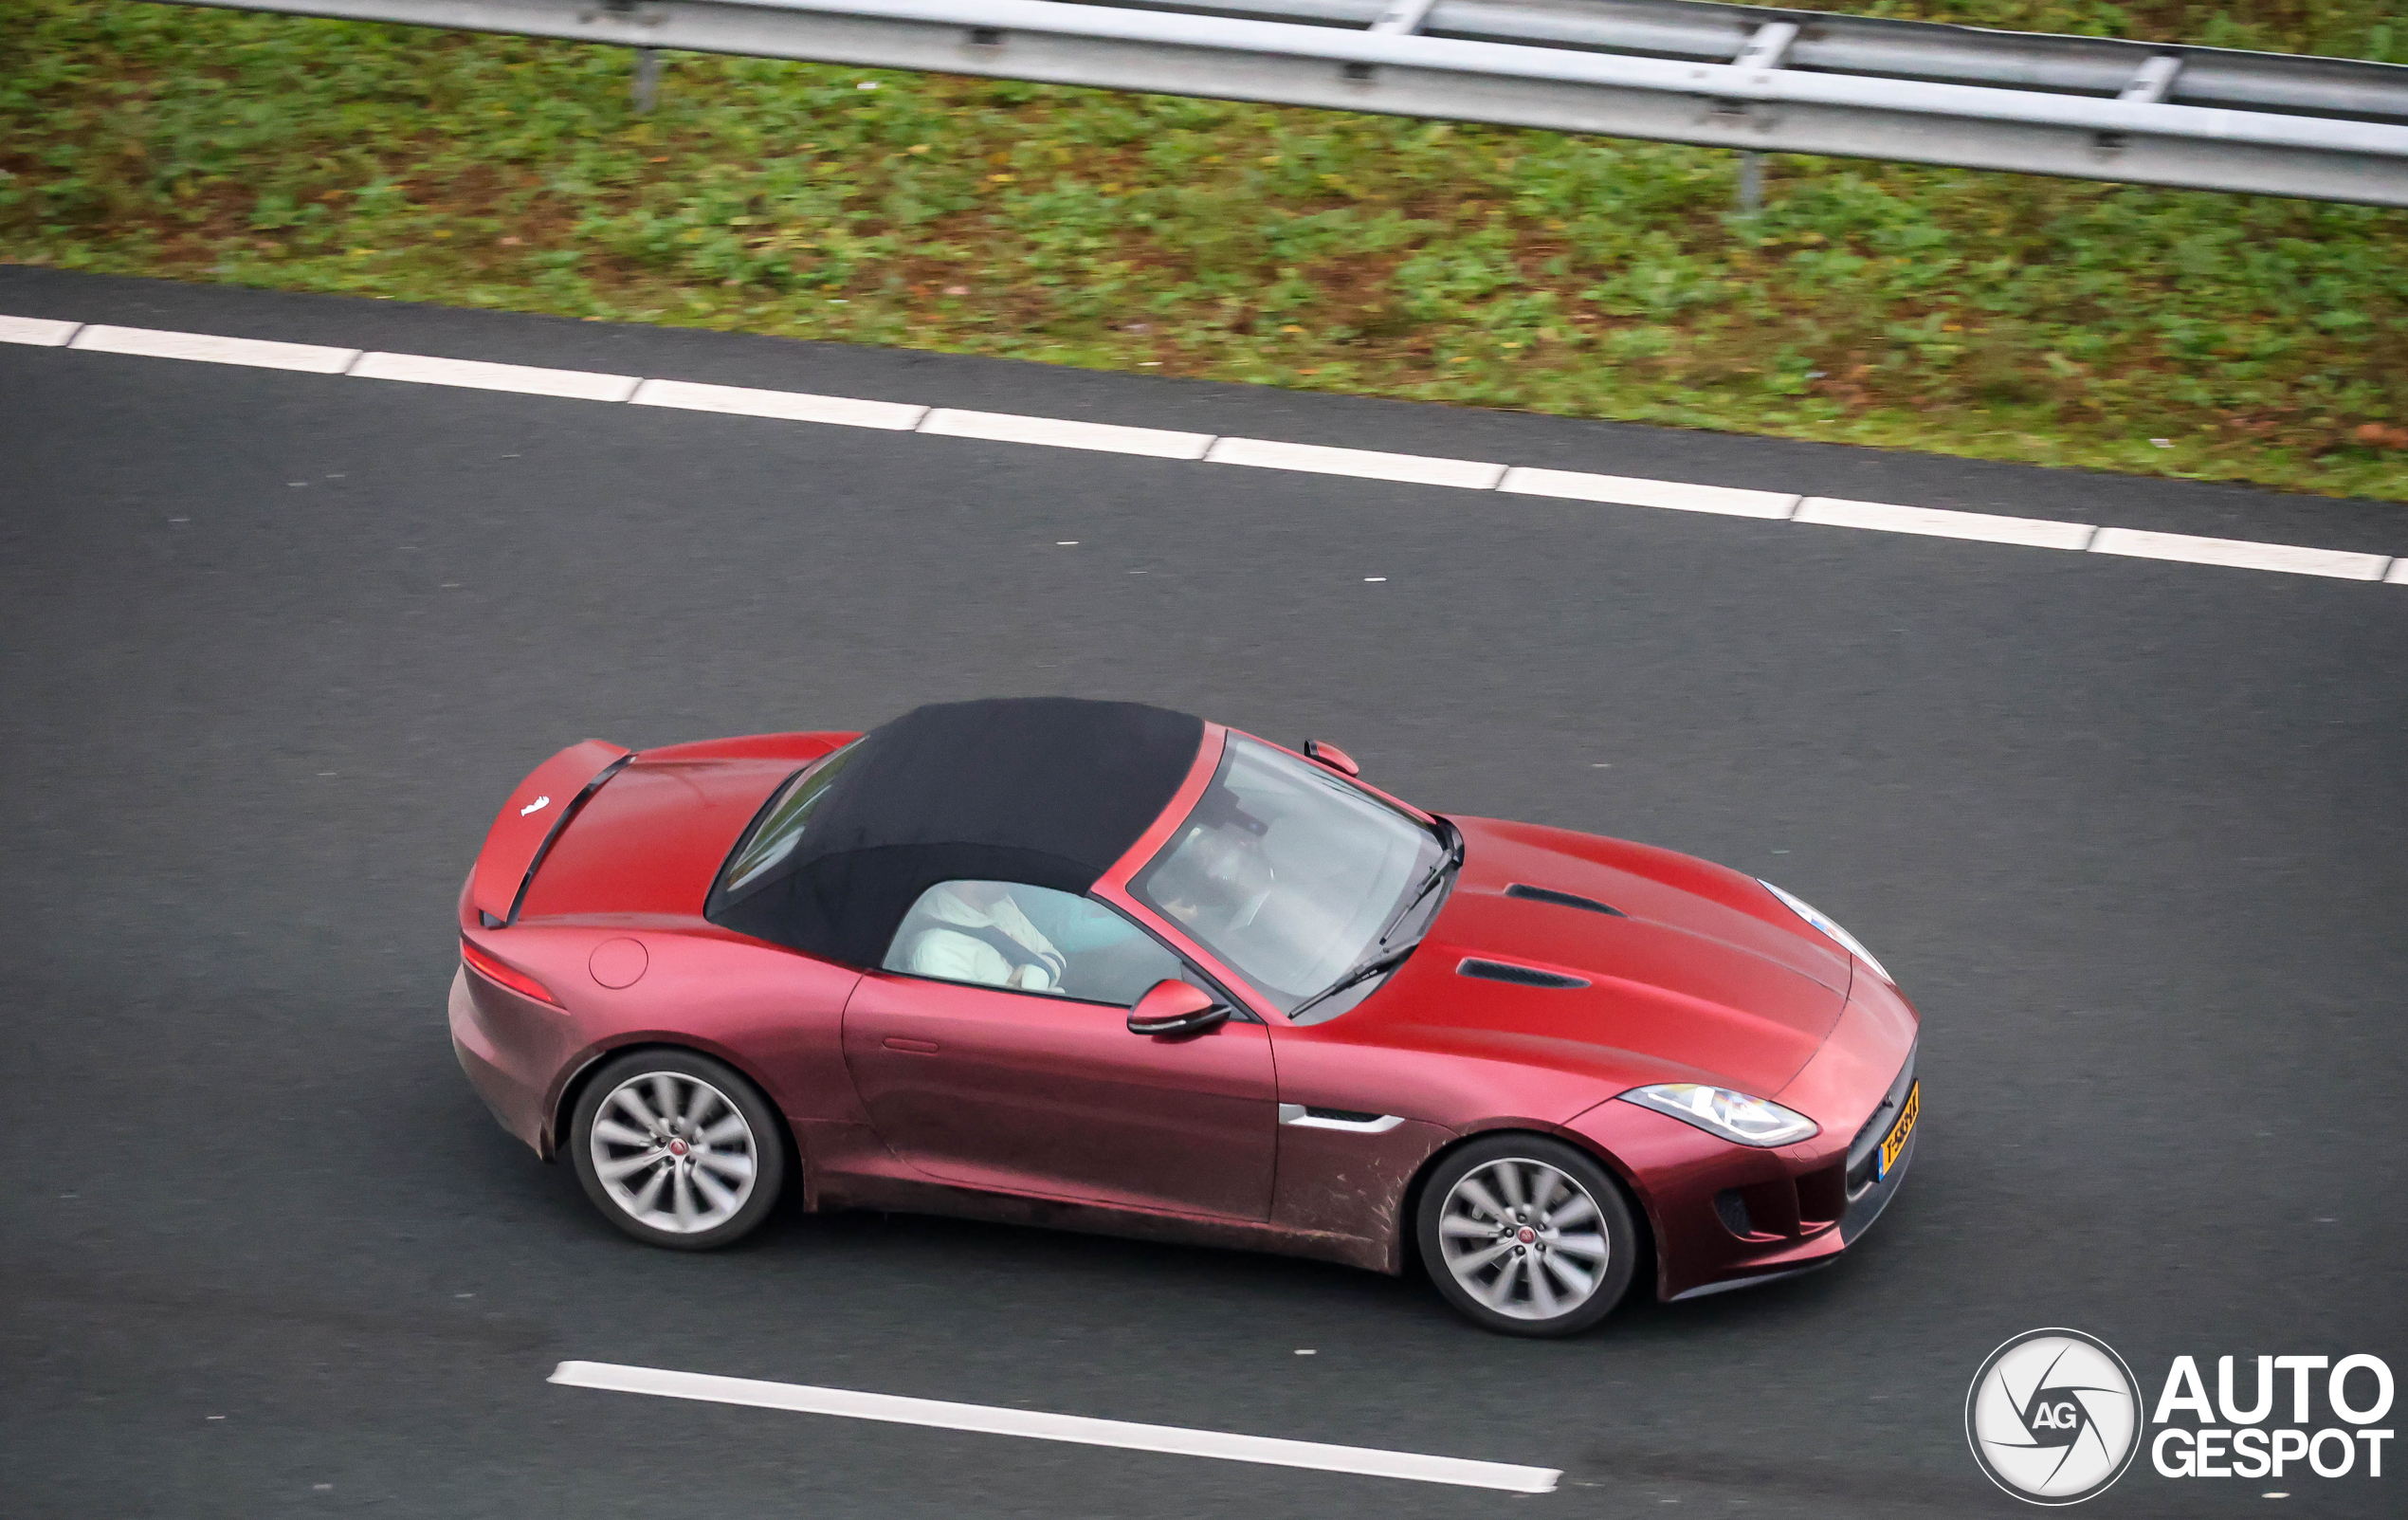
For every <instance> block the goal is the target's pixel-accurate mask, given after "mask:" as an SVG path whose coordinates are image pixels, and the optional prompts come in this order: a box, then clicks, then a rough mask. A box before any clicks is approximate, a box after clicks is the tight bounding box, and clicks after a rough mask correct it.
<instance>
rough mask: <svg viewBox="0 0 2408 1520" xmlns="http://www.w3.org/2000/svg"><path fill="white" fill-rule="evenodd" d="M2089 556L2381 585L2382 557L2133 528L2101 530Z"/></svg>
mask: <svg viewBox="0 0 2408 1520" xmlns="http://www.w3.org/2000/svg"><path fill="white" fill-rule="evenodd" d="M2090 552H2091V553H2092V554H2128V555H2132V556H2135V557H2137V558H2139V559H2180V560H2182V561H2183V562H2185V563H2187V564H2195V565H2230V566H2232V567H2233V568H2235V569H2236V570H2281V571H2287V572H2289V574H2291V575H2294V576H2331V577H2335V578H2336V579H2340V580H2381V578H2382V577H2383V568H2384V567H2385V566H2386V565H2388V564H2390V563H2391V559H2390V557H2389V556H2388V555H2380V554H2351V553H2349V552H2348V551H2347V550H2344V549H2303V548H2299V547H2297V546H2295V545H2292V544H2288V543H2253V542H2250V541H2249V540H2244V539H2197V538H2193V537H2192V536H2191V535H2189V534H2187V533H2143V532H2142V531H2141V530H2140V529H2138V528H2101V529H2100V530H2099V536H2098V537H2097V538H2095V539H2093V540H2090Z"/></svg>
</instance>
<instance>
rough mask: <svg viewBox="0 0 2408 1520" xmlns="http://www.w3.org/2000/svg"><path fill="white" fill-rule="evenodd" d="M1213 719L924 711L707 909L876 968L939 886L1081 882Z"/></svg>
mask: <svg viewBox="0 0 2408 1520" xmlns="http://www.w3.org/2000/svg"><path fill="white" fill-rule="evenodd" d="M1203 741H1204V721H1203V720H1202V719H1200V718H1195V717H1191V716H1189V715H1188V714H1186V713H1182V712H1168V711H1165V710H1164V709H1162V708H1160V707H1149V706H1146V705H1143V704H1141V703H1134V702H1083V701H1079V700H1076V699H1073V698H1069V697H1015V698H995V699H990V700H987V701H982V702H954V703H943V704H939V705H930V706H925V707H915V708H913V709H912V710H911V711H909V712H907V713H904V714H903V716H902V717H900V718H897V719H895V720H894V721H893V722H891V723H885V724H884V725H882V726H880V727H878V728H874V729H872V730H870V731H869V732H868V733H867V734H865V735H863V736H862V738H861V739H860V740H859V741H858V742H857V749H856V751H855V752H854V753H852V754H850V755H848V757H846V760H845V768H844V770H843V772H842V773H841V774H839V775H838V776H837V777H836V778H835V779H834V780H832V781H831V782H830V783H829V787H828V791H827V793H826V794H825V795H824V796H823V797H821V798H820V799H819V801H818V802H817V803H816V804H815V805H814V806H813V807H812V812H811V817H810V823H809V824H808V826H807V827H806V828H805V830H804V833H803V837H802V840H801V842H800V843H799V844H798V845H796V846H795V848H794V853H792V854H791V855H789V856H788V857H787V858H786V859H785V860H783V861H781V862H779V864H778V865H777V866H776V867H775V868H773V870H771V871H769V872H768V873H766V874H765V875H764V876H763V877H762V878H761V879H760V880H759V881H757V882H755V883H752V884H748V886H747V887H746V888H745V890H744V891H743V892H742V894H741V895H739V896H736V897H735V898H734V899H733V900H728V899H727V897H726V894H724V893H721V892H718V891H714V893H713V894H712V902H711V907H710V913H709V916H710V918H711V919H712V921H713V922H715V923H718V924H721V925H725V926H727V927H728V928H731V929H735V930H737V931H738V932H739V933H743V934H750V935H753V936H756V937H757V938H759V939H764V940H770V941H773V942H775V943H779V944H785V945H791V946H793V947H794V948H795V949H798V950H804V951H808V952H810V953H812V954H813V955H819V956H825V957H827V958H828V959H830V960H833V961H843V962H845V963H847V964H849V965H857V966H869V965H876V964H877V963H878V961H880V959H881V958H883V957H884V956H885V953H886V945H887V943H888V942H889V941H891V940H892V939H893V938H894V934H895V929H896V926H897V925H900V924H901V923H902V922H903V915H904V914H905V913H907V912H908V911H910V909H911V905H912V904H913V903H915V902H917V901H918V900H919V897H920V894H921V892H924V891H926V890H927V889H928V888H931V887H934V886H935V885H936V884H937V883H939V882H943V881H1012V882H1026V883H1028V884H1030V885H1031V886H1035V887H1050V888H1055V889H1057V890H1060V891H1066V892H1085V890H1086V889H1087V888H1090V887H1093V886H1094V885H1095V881H1096V878H1097V877H1099V876H1101V875H1103V874H1104V871H1105V870H1109V869H1110V868H1111V866H1112V863H1113V862H1115V861H1117V860H1119V859H1120V858H1121V856H1122V855H1123V854H1125V853H1127V852H1128V849H1129V847H1130V846H1131V845H1133V844H1135V843H1136V842H1137V840H1138V836H1139V835H1140V834H1142V833H1144V832H1145V831H1146V829H1147V828H1148V827H1150V826H1151V825H1152V824H1153V822H1154V820H1155V819H1156V818H1158V817H1159V816H1160V815H1161V812H1162V809H1163V807H1164V806H1165V805H1166V804H1167V803H1169V801H1170V800H1171V798H1172V797H1173V796H1174V795H1176V794H1177V791H1178V789H1179V784H1180V782H1182V781H1184V780H1185V779H1186V778H1187V774H1188V771H1189V770H1190V769H1191V768H1192V767H1193V766H1194V765H1195V755H1196V751H1197V749H1198V748H1199V747H1200V746H1201V745H1202V743H1203Z"/></svg>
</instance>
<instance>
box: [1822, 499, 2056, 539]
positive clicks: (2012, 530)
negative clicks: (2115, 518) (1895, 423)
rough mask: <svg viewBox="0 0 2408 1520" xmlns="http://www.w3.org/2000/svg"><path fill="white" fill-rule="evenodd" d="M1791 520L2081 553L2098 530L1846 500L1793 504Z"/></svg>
mask: <svg viewBox="0 0 2408 1520" xmlns="http://www.w3.org/2000/svg"><path fill="white" fill-rule="evenodd" d="M1791 521H1792V522H1813V523H1816V524H1818V525H1820V526H1823V527H1832V528H1871V529H1875V530H1877V531H1879V532H1883V533H1915V534H1921V535H1923V536H1925V537H1926V538H1934V539H1973V540H1979V541H1980V542H1983V543H2019V544H2023V545H2026V546H2027V547H2030V548H2034V549H2073V550H2081V549H2085V548H2088V547H2089V543H2090V536H2091V535H2092V534H2094V533H2096V532H2098V531H2099V530H2098V529H2097V528H2096V527H2094V526H2093V525H2091V524H2090V523H2088V522H2057V521H2056V520H2055V519H2053V518H2038V517H1998V516H1995V515H1993V514H1991V513H1988V512H1952V511H1948V510H1946V509H1944V508H1942V507H1936V506H1901V505H1899V504H1896V503H1894V502H1847V501H1841V500H1839V499H1838V498H1836V497H1830V496H1810V497H1808V498H1806V500H1804V501H1803V502H1800V503H1799V504H1797V516H1796V517H1795V518H1793V519H1791Z"/></svg>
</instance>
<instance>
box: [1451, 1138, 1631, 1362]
mask: <svg viewBox="0 0 2408 1520" xmlns="http://www.w3.org/2000/svg"><path fill="white" fill-rule="evenodd" d="M1415 1226H1416V1233H1417V1235H1418V1236H1419V1238H1420V1242H1421V1259H1422V1264H1423V1265H1424V1266H1425V1267H1426V1268H1427V1269H1428V1270H1429V1273H1430V1277H1431V1281H1432V1282H1433V1283H1435V1284H1436V1285H1437V1288H1438V1291H1439V1293H1440V1294H1441V1295H1442V1296H1444V1297H1445V1298H1446V1300H1447V1302H1448V1303H1450V1304H1452V1305H1453V1306H1454V1307H1455V1309H1457V1310H1458V1311H1459V1312H1461V1313H1462V1314H1463V1315H1464V1317H1465V1318H1467V1319H1469V1320H1470V1321H1471V1322H1472V1323H1473V1324H1475V1325H1478V1326H1480V1327H1482V1328H1486V1329H1491V1330H1496V1331H1498V1332H1500V1333H1502V1334H1505V1335H1532V1336H1553V1335H1575V1334H1578V1332H1580V1331H1581V1330H1584V1329H1587V1328H1589V1327H1590V1326H1592V1325H1595V1324H1596V1322H1597V1321H1599V1320H1601V1319H1603V1318H1605V1316H1606V1315H1607V1314H1609V1313H1611V1312H1613V1310H1614V1305H1616V1304H1618V1303H1620V1302H1621V1301H1622V1295H1623V1294H1624V1293H1625V1292H1627V1291H1629V1290H1630V1286H1631V1278H1632V1276H1633V1273H1634V1272H1635V1271H1636V1269H1637V1266H1638V1258H1637V1247H1638V1227H1637V1225H1636V1223H1635V1222H1634V1221H1633V1219H1632V1218H1631V1210H1630V1206H1629V1205H1628V1204H1626V1203H1625V1202H1623V1200H1622V1190H1621V1189H1620V1188H1618V1187H1616V1186H1615V1185H1614V1179H1613V1178H1611V1177H1609V1176H1608V1175H1606V1170H1605V1168H1604V1167H1603V1166H1600V1165H1598V1164H1597V1163H1596V1161H1594V1160H1592V1159H1591V1158H1590V1157H1588V1156H1587V1155H1585V1154H1583V1153H1582V1152H1580V1151H1578V1150H1575V1149H1574V1148H1573V1147H1571V1146H1570V1145H1565V1144H1563V1143H1562V1142H1561V1141H1560V1140H1549V1139H1547V1138H1546V1137H1545V1136H1543V1135H1523V1134H1512V1135H1499V1136H1496V1137H1495V1138H1493V1139H1489V1140H1476V1141H1473V1142H1472V1143H1471V1144H1470V1145H1466V1146H1464V1147H1463V1148H1462V1149H1461V1150H1458V1151H1456V1152H1454V1153H1453V1154H1452V1155H1450V1156H1448V1157H1447V1158H1445V1159H1444V1160H1443V1161H1441V1162H1440V1163H1439V1164H1438V1169H1437V1170H1436V1171H1435V1172H1433V1173H1432V1175H1431V1178H1430V1181H1429V1183H1428V1185H1426V1186H1425V1187H1423V1189H1422V1192H1421V1207H1420V1211H1419V1215H1418V1218H1416V1221H1415Z"/></svg>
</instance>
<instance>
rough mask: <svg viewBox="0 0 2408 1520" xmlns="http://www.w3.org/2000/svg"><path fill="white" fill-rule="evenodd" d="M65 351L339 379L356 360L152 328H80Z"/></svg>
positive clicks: (332, 351)
mask: <svg viewBox="0 0 2408 1520" xmlns="http://www.w3.org/2000/svg"><path fill="white" fill-rule="evenodd" d="M67 347H69V348H78V349H82V350H83V351H84V352H86V353H92V354H133V355H137V356H139V357H144V358H180V359H192V360H194V361H196V362H199V363H203V364H240V365H243V366H245V367H246V368H248V369H255V370H299V371H301V372H302V373H303V374H307V375H340V374H342V373H343V371H345V370H347V369H349V368H350V367H351V364H352V361H353V360H354V359H356V358H357V357H359V350H357V349H356V348H325V347H322V346H320V345H319V344H317V343H271V342H268V341H266V340H265V339H257V338H218V337H215V336H213V335H211V334H209V333H174V332H165V331H162V330H160V329H158V328H155V327H105V326H95V327H85V328H83V329H82V330H80V331H79V332H77V334H76V335H75V337H74V339H72V340H71V341H69V342H68V344H67Z"/></svg>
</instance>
